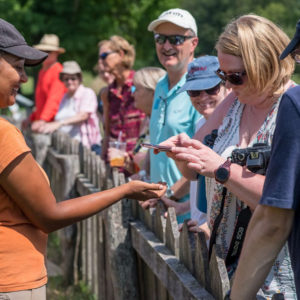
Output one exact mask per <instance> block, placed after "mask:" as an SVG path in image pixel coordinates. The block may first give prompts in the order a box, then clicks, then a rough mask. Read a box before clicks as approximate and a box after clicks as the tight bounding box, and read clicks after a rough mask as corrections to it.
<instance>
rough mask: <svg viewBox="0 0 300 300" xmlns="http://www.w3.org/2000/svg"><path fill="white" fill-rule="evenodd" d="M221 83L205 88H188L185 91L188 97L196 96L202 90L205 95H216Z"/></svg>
mask: <svg viewBox="0 0 300 300" xmlns="http://www.w3.org/2000/svg"><path fill="white" fill-rule="evenodd" d="M220 87H221V83H218V84H217V85H216V86H214V87H212V88H210V89H207V90H188V91H186V92H187V93H188V95H189V96H190V97H198V96H200V95H201V93H202V92H205V93H206V94H207V95H210V96H213V95H217V94H218V93H219V91H220Z"/></svg>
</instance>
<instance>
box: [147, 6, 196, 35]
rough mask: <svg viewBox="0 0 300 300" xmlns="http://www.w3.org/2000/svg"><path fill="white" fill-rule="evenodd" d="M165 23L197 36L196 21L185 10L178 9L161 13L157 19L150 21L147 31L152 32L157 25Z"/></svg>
mask: <svg viewBox="0 0 300 300" xmlns="http://www.w3.org/2000/svg"><path fill="white" fill-rule="evenodd" d="M165 22H170V23H173V24H175V25H177V26H179V27H182V28H186V29H191V30H193V32H194V33H195V34H196V35H197V34H198V30H197V24H196V21H195V19H194V17H193V16H192V15H191V14H190V13H189V12H188V11H187V10H184V9H180V8H172V9H169V10H167V11H164V12H163V13H161V15H160V16H159V17H158V19H156V20H154V21H152V22H151V23H150V24H149V25H148V30H149V31H154V29H155V28H156V27H157V26H158V25H160V24H162V23H165Z"/></svg>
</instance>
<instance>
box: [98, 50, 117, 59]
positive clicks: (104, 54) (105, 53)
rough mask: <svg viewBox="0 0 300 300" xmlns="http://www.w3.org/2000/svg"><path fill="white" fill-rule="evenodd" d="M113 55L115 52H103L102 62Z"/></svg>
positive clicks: (101, 55) (100, 55)
mask: <svg viewBox="0 0 300 300" xmlns="http://www.w3.org/2000/svg"><path fill="white" fill-rule="evenodd" d="M112 53H115V51H109V52H103V53H101V54H99V58H100V59H102V60H105V59H106V57H107V56H108V55H109V54H112Z"/></svg>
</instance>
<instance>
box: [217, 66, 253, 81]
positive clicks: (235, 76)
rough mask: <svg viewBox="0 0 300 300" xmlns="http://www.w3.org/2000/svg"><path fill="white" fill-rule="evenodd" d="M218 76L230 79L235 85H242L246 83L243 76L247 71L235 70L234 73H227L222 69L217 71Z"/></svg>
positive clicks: (224, 79)
mask: <svg viewBox="0 0 300 300" xmlns="http://www.w3.org/2000/svg"><path fill="white" fill-rule="evenodd" d="M216 74H217V76H219V77H220V78H221V79H222V80H223V81H229V82H230V83H231V84H233V85H242V84H243V83H244V80H243V76H245V75H246V74H247V73H246V71H243V72H234V73H226V72H224V71H222V70H220V69H218V70H217V71H216Z"/></svg>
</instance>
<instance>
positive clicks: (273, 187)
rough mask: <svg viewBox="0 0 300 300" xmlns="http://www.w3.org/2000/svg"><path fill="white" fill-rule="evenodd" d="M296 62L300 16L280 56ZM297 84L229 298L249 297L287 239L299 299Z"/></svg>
mask: <svg viewBox="0 0 300 300" xmlns="http://www.w3.org/2000/svg"><path fill="white" fill-rule="evenodd" d="M289 54H291V55H292V56H293V57H294V58H295V60H296V62H297V63H299V62H300V20H299V21H298V23H297V27H296V33H295V36H294V38H293V39H292V41H291V42H290V44H289V45H288V46H287V48H286V49H285V50H284V52H283V53H282V54H281V56H280V58H281V59H284V58H285V57H286V56H288V55H289ZM299 128H300V86H297V87H294V88H291V89H289V90H288V91H287V92H286V93H285V94H284V95H283V97H282V100H281V103H280V107H279V111H278V116H277V124H276V129H275V132H274V137H273V143H272V152H271V159H270V163H269V166H268V171H267V174H266V181H265V185H264V191H263V195H262V198H261V200H260V205H258V206H257V208H256V209H255V211H254V214H253V216H252V219H251V221H250V224H249V227H248V230H247V235H246V240H245V243H244V246H243V250H242V255H241V257H240V261H239V265H238V268H237V271H236V275H235V279H234V283H233V287H232V292H231V295H230V299H233V300H235V299H255V295H256V293H257V291H258V289H259V288H260V287H261V285H262V284H263V281H264V279H265V277H266V276H267V274H268V272H269V270H270V268H271V266H272V264H273V262H274V259H275V258H276V256H277V254H278V253H279V251H280V250H281V248H282V247H283V245H284V243H285V242H286V240H287V239H288V242H289V250H290V254H291V261H292V267H293V271H294V278H295V284H296V291H297V298H298V299H300V254H299V250H300V130H299Z"/></svg>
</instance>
